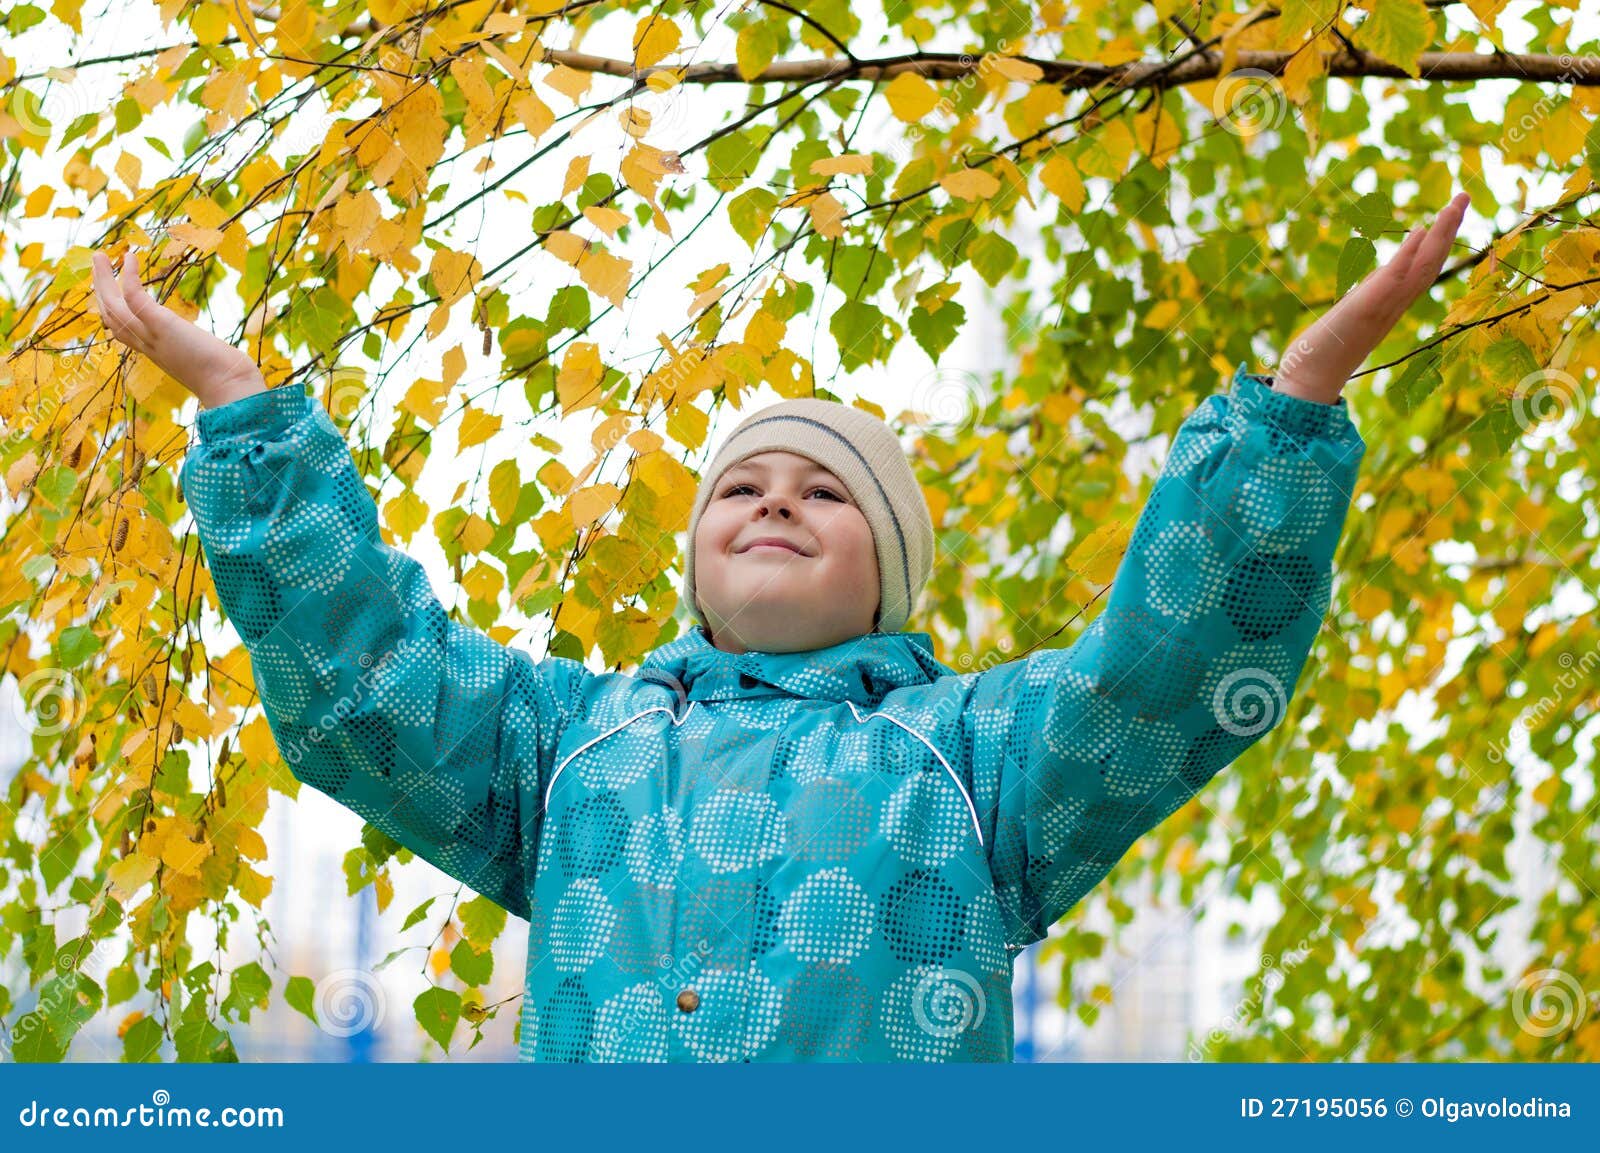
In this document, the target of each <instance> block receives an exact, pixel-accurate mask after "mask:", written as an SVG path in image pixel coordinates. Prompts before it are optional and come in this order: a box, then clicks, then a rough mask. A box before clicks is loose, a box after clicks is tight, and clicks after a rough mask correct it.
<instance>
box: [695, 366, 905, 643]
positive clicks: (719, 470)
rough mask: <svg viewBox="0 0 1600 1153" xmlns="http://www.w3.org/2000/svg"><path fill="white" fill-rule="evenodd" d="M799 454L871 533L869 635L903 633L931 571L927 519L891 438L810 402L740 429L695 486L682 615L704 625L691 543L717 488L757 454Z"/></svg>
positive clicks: (778, 407) (770, 410) (756, 416)
mask: <svg viewBox="0 0 1600 1153" xmlns="http://www.w3.org/2000/svg"><path fill="white" fill-rule="evenodd" d="M775 450H776V451H783V452H793V453H798V454H799V455H801V456H804V457H809V458H810V459H811V460H814V461H816V462H817V463H818V464H820V465H821V466H822V467H823V468H825V469H827V470H828V471H829V472H831V473H833V475H834V476H836V477H838V478H839V479H840V480H841V481H843V482H844V485H845V487H846V488H848V489H849V490H850V497H851V499H852V500H854V501H855V503H856V507H857V508H859V509H860V510H861V513H862V515H863V516H865V517H866V520H867V525H868V526H869V527H870V528H871V529H872V541H873V545H874V547H875V548H876V549H877V553H878V582H879V584H878V588H879V600H878V623H877V625H876V626H875V627H874V631H876V632H882V633H895V632H899V631H901V630H902V629H903V628H904V627H905V623H906V620H907V618H908V617H910V615H911V611H912V609H914V608H915V607H916V603H917V597H918V595H919V594H920V593H921V592H922V586H923V585H924V584H926V583H927V581H928V576H929V574H930V573H931V572H932V570H933V517H932V516H931V515H930V514H929V512H928V502H927V500H926V498H925V497H923V495H922V486H921V485H919V484H918V483H917V478H916V476H915V474H913V473H912V471H911V463H910V461H908V460H907V459H906V454H905V450H904V449H903V448H901V447H900V440H899V438H898V437H897V436H895V433H894V430H893V429H891V428H890V427H889V426H888V425H887V424H885V423H884V422H883V421H881V420H879V419H878V418H877V417H875V416H873V415H872V414H871V413H870V412H864V411H863V410H861V409H859V408H854V407H852V406H851V405H848V404H841V403H840V402H838V401H836V400H821V399H819V398H816V397H801V398H798V399H795V400H785V401H780V402H779V403H777V404H773V405H769V406H767V407H766V408H763V409H758V410H757V411H755V412H752V413H751V414H750V415H749V416H747V417H745V418H744V420H742V421H740V422H739V425H738V427H736V428H735V429H734V430H733V431H732V432H731V433H729V434H728V438H727V439H726V440H725V441H723V442H722V447H721V448H719V449H718V450H717V454H716V455H715V456H714V457H712V458H711V463H710V464H709V465H708V466H707V467H706V470H705V472H704V473H703V474H702V475H701V478H700V489H699V491H698V492H697V493H696V494H695V500H694V511H693V512H692V513H690V514H689V547H688V550H687V553H686V556H685V560H684V568H683V585H684V588H683V595H684V598H685V599H686V600H687V601H688V602H689V611H690V612H691V613H692V614H693V615H694V619H695V620H697V621H699V622H700V624H701V625H702V626H704V627H706V628H707V629H708V630H709V628H710V626H709V625H707V623H706V620H705V617H704V616H702V615H701V613H700V606H699V605H698V604H696V603H695V596H694V535H695V528H696V526H698V525H699V523H700V513H701V512H702V511H703V510H704V509H705V507H706V503H707V501H709V500H710V498H711V493H712V491H713V490H714V489H715V488H716V485H717V480H718V478H719V477H721V476H722V474H723V473H724V472H726V471H727V470H728V469H730V468H732V467H733V466H734V465H736V464H738V463H739V462H740V461H742V460H744V459H745V458H747V457H751V456H755V455H756V454H757V453H762V452H772V451H775Z"/></svg>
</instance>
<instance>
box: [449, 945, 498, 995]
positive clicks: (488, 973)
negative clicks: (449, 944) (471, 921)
mask: <svg viewBox="0 0 1600 1153" xmlns="http://www.w3.org/2000/svg"><path fill="white" fill-rule="evenodd" d="M450 968H451V969H452V970H453V971H454V972H455V975H456V976H458V977H460V978H461V979H462V980H463V981H465V982H466V983H467V984H468V985H470V986H472V987H473V988H478V987H479V986H482V985H487V984H488V983H489V978H490V977H492V976H494V954H493V953H491V952H489V950H487V949H484V950H482V951H481V952H480V951H479V950H478V949H477V948H475V947H474V946H473V944H472V942H470V941H457V942H456V947H455V948H454V949H451V950H450Z"/></svg>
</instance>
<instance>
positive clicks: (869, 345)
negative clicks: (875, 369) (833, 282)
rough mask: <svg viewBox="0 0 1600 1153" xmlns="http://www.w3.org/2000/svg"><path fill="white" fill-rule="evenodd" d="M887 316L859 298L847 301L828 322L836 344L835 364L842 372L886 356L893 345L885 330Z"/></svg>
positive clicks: (890, 336)
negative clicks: (837, 358) (837, 350)
mask: <svg viewBox="0 0 1600 1153" xmlns="http://www.w3.org/2000/svg"><path fill="white" fill-rule="evenodd" d="M887 324H888V317H886V316H884V315H883V313H882V312H880V311H879V310H878V309H877V308H876V307H875V306H873V305H871V304H868V303H867V302H866V301H863V300H847V301H845V302H844V303H843V304H842V305H840V306H839V310H838V311H837V312H835V313H834V314H833V316H832V317H831V318H830V319H829V321H828V331H829V332H830V333H832V334H833V339H834V340H836V341H838V343H839V363H840V365H841V366H843V368H844V370H845V371H846V372H849V371H851V370H852V369H856V368H860V367H861V366H862V365H865V364H876V363H877V362H878V361H880V360H886V359H888V356H889V353H890V351H891V350H892V349H893V347H894V338H893V336H892V335H891V334H890V333H888V332H887V331H886V325H887Z"/></svg>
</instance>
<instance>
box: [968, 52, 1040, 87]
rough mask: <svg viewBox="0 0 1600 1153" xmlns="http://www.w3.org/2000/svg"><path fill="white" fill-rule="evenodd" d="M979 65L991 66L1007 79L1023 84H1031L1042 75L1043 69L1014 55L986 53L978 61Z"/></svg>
mask: <svg viewBox="0 0 1600 1153" xmlns="http://www.w3.org/2000/svg"><path fill="white" fill-rule="evenodd" d="M979 67H980V68H981V67H989V68H993V69H994V70H995V71H996V72H998V73H999V74H1000V75H1002V76H1004V77H1005V78H1006V79H1007V80H1017V81H1020V82H1022V83H1023V84H1032V83H1033V82H1034V81H1035V80H1039V79H1041V78H1042V77H1043V76H1044V69H1043V68H1040V67H1039V66H1038V65H1037V64H1034V63H1033V62H1032V61H1029V60H1018V59H1017V58H1016V57H1015V56H994V55H988V56H985V57H984V58H983V60H982V61H981V62H980V64H979Z"/></svg>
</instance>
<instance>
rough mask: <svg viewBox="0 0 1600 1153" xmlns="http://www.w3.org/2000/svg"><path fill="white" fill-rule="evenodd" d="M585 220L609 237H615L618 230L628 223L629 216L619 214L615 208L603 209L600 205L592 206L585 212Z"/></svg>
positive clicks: (623, 213)
mask: <svg viewBox="0 0 1600 1153" xmlns="http://www.w3.org/2000/svg"><path fill="white" fill-rule="evenodd" d="M583 216H584V219H585V220H587V221H589V223H591V224H593V225H594V226H595V227H596V228H598V229H600V230H602V231H603V232H604V233H605V234H606V235H607V236H615V235H616V234H617V229H619V228H621V227H622V226H623V225H624V224H626V223H628V214H627V213H626V212H618V211H617V210H616V209H615V208H603V207H601V206H600V205H598V204H591V205H589V207H588V208H585V209H584V210H583Z"/></svg>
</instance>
